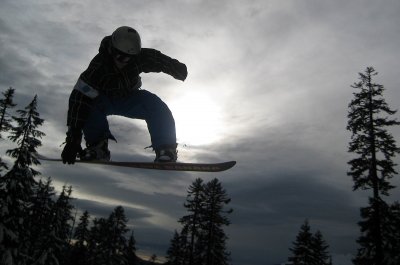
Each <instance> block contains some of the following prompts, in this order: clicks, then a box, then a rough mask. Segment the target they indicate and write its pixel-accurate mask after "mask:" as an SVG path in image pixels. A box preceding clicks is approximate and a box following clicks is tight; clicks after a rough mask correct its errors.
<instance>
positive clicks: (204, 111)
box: [169, 92, 225, 145]
mask: <svg viewBox="0 0 400 265" xmlns="http://www.w3.org/2000/svg"><path fill="white" fill-rule="evenodd" d="M169 107H170V108H171V111H172V113H173V115H174V118H175V123H176V131H177V141H178V143H179V144H184V145H185V144H186V145H207V144H212V143H214V142H217V141H219V140H220V139H221V138H222V133H223V128H224V123H225V121H224V119H223V115H222V110H221V107H220V106H218V104H217V102H216V100H214V99H213V98H212V97H211V96H210V95H208V94H206V93H201V92H187V93H183V94H182V95H181V96H180V97H179V98H177V99H175V100H174V101H172V102H170V103H169Z"/></svg>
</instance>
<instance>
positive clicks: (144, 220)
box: [0, 0, 400, 265]
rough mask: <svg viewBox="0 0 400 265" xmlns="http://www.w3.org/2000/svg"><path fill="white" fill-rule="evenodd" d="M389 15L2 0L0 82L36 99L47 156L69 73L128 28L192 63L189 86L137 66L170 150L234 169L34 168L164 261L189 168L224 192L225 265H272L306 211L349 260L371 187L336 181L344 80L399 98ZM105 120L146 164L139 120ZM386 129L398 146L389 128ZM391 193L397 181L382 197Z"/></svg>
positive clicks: (232, 4)
mask: <svg viewBox="0 0 400 265" xmlns="http://www.w3.org/2000/svg"><path fill="white" fill-rule="evenodd" d="M399 12H400V2H399V1H398V0H383V1H373V0H337V1H320V0H285V1H278V0H276V1H273V0H264V1H263V0H253V1H244V0H170V1H161V0H158V1H156V0H148V1H139V0H131V1H111V0H105V1H94V0H90V1H82V0H79V1H78V0H35V1H33V0H28V1H22V0H12V1H11V0H0V88H1V90H2V91H4V90H6V89H7V88H8V87H10V86H12V87H13V88H15V89H16V91H17V95H16V98H15V99H16V101H17V103H18V104H19V106H21V107H22V106H25V105H26V104H28V103H29V101H30V100H31V99H32V98H33V96H34V95H35V94H37V95H38V97H39V111H40V114H41V117H42V118H44V119H45V120H46V122H45V124H44V126H43V127H42V128H41V130H42V131H44V132H45V133H46V134H47V136H46V137H45V138H44V139H43V146H42V147H41V148H40V149H39V151H40V152H41V153H43V154H45V155H48V156H55V157H58V156H59V155H60V152H61V147H59V146H60V144H61V143H62V142H63V140H64V137H65V131H66V127H65V120H66V111H67V100H68V96H69V93H70V91H71V89H72V87H73V85H74V84H75V82H76V80H77V78H78V76H79V74H80V73H81V72H82V71H83V70H85V69H86V67H87V65H88V63H89V61H90V60H91V58H92V57H93V56H94V55H96V53H97V50H98V46H99V42H100V41H101V39H102V38H103V37H104V36H106V35H110V34H111V33H112V31H113V30H114V29H115V28H117V27H118V26H121V25H128V26H131V27H134V28H136V29H137V30H138V31H139V32H140V34H141V37H142V43H143V46H144V47H151V48H155V49H158V50H160V51H162V52H163V53H165V54H167V55H169V56H171V57H174V58H176V59H178V60H180V61H181V62H184V63H185V64H186V65H187V67H188V71H189V76H188V78H187V80H186V81H185V82H180V81H177V80H174V79H173V78H172V77H170V76H167V75H165V74H143V75H142V79H143V88H144V89H147V90H149V91H151V92H153V93H156V94H157V95H158V96H160V97H161V98H162V99H163V100H164V101H165V102H166V103H167V104H168V105H169V106H170V108H171V110H172V111H173V113H174V116H175V119H176V123H177V130H178V141H179V143H180V147H179V155H180V157H179V159H180V160H181V161H203V162H214V161H224V160H237V161H238V164H237V165H236V166H235V167H234V168H233V169H231V170H229V171H226V172H223V173H218V174H204V173H202V174H200V173H193V174H192V173H177V172H156V171H148V170H133V169H121V168H111V167H102V166H97V167H95V166H87V165H74V166H65V165H62V164H55V163H43V165H42V166H40V168H39V170H40V171H41V172H42V174H43V175H44V176H51V177H52V178H53V180H54V184H55V185H56V186H57V187H58V188H59V187H61V186H62V185H64V184H67V185H72V186H73V189H74V192H73V195H74V197H75V198H77V200H76V201H75V204H76V205H77V207H78V208H79V209H87V210H89V212H90V213H91V214H92V215H93V216H107V215H108V214H109V213H110V212H111V211H112V209H113V208H114V207H115V206H117V205H122V206H124V207H125V210H126V213H127V216H128V218H129V219H130V224H131V225H132V226H133V227H134V230H135V236H136V240H137V242H138V243H137V244H138V248H139V251H141V253H142V254H150V255H151V254H153V253H155V254H157V256H160V257H161V256H163V255H165V252H166V250H167V248H168V245H169V241H170V239H171V237H172V235H173V231H174V230H175V229H179V224H178V223H177V220H178V219H179V218H180V217H181V216H183V215H184V214H185V211H184V208H183V206H182V205H183V202H184V200H185V196H186V190H187V187H188V186H189V185H190V184H191V183H192V182H193V181H194V180H195V179H196V178H198V177H201V178H203V179H204V180H205V181H208V180H211V179H213V178H218V179H219V180H220V181H221V182H222V183H223V186H224V187H225V189H226V190H227V193H228V194H229V196H230V197H231V198H232V202H231V204H230V207H232V208H233V209H234V212H233V214H232V215H231V216H230V219H231V221H232V225H231V226H229V228H227V229H226V232H227V234H228V235H229V237H230V240H229V243H228V248H229V250H230V251H231V252H232V264H233V265H261V264H263V265H274V264H279V263H281V262H284V261H285V260H287V257H288V255H289V251H288V248H289V247H291V246H292V242H293V241H294V240H295V236H296V234H297V232H298V231H299V228H300V226H301V224H302V223H303V222H304V220H305V219H306V218H308V219H309V221H310V225H311V228H312V230H313V231H314V232H315V231H316V230H320V231H321V232H322V234H323V235H324V237H325V239H326V241H327V243H328V244H329V245H330V252H331V254H332V255H333V257H334V264H335V265H347V264H350V259H351V256H352V255H354V254H355V253H356V250H357V245H356V243H355V240H356V238H357V237H358V235H359V230H358V226H357V221H358V220H359V207H361V206H363V205H365V204H366V198H367V196H368V195H369V193H368V192H352V182H351V179H350V178H349V177H348V176H346V172H347V170H348V166H347V164H346V163H347V161H349V160H350V159H351V157H352V156H351V155H350V154H348V153H347V145H348V142H349V139H350V135H349V133H348V132H347V131H346V129H345V128H346V123H347V118H346V116H347V105H348V103H349V102H350V100H351V99H352V93H353V92H354V91H353V89H352V88H351V87H350V85H351V84H353V83H354V82H356V81H357V80H358V73H359V72H363V71H364V70H365V68H366V67H367V66H373V67H375V69H376V70H377V71H378V72H379V75H378V77H377V78H376V80H375V81H376V82H377V83H380V84H382V85H384V86H385V88H386V91H385V98H386V100H387V102H388V103H389V105H390V106H391V107H392V108H394V109H398V108H399V107H400V105H399V102H400V90H399V87H400V81H399V79H398V71H399V68H400V67H399V66H400V65H399V62H400V55H399V52H398V48H399V47H400V37H399V36H400V27H399V25H400V17H399V15H398V14H399ZM109 122H110V125H111V127H112V128H111V129H112V132H113V133H114V135H115V136H116V137H117V139H118V143H113V144H111V146H110V149H111V151H112V156H113V159H114V160H141V161H152V159H153V156H154V155H153V153H152V152H151V151H150V150H144V147H146V146H149V145H150V138H149V136H148V133H147V130H146V125H145V123H144V122H143V121H138V120H128V119H126V118H121V117H110V118H109ZM391 132H392V133H393V135H394V136H395V139H396V140H397V141H400V129H393V130H392V131H391ZM7 145H8V143H7V142H4V141H3V142H2V143H1V146H2V150H1V155H2V156H3V155H4V151H5V149H6V148H7ZM3 157H4V156H3ZM5 159H6V158H5ZM399 162H400V161H399V159H398V158H396V163H399ZM393 183H394V184H396V185H400V181H399V180H394V181H393ZM399 198H400V192H399V188H397V189H396V190H394V191H393V192H392V196H391V198H390V200H399Z"/></svg>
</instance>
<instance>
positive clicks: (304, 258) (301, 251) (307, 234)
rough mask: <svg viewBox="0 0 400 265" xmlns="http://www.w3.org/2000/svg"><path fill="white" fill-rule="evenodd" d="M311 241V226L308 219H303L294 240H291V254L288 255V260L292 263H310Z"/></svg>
mask: <svg viewBox="0 0 400 265" xmlns="http://www.w3.org/2000/svg"><path fill="white" fill-rule="evenodd" d="M312 241H313V234H312V233H311V227H310V224H309V222H308V220H305V222H304V224H303V225H302V226H301V227H300V231H299V233H298V234H297V236H296V241H295V242H293V247H292V248H290V249H289V250H290V251H291V252H292V256H291V257H289V261H290V262H292V263H293V265H311V264H312V263H311V262H312V260H313V253H312V247H311V245H312Z"/></svg>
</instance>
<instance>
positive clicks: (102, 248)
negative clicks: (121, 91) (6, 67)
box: [0, 88, 137, 265]
mask: <svg viewBox="0 0 400 265" xmlns="http://www.w3.org/2000/svg"><path fill="white" fill-rule="evenodd" d="M3 96H4V98H2V99H1V100H0V122H1V123H0V138H1V140H3V136H2V134H1V133H7V134H8V138H9V139H10V140H11V141H12V142H14V143H15V144H16V147H15V148H13V149H10V150H7V152H6V153H7V154H8V155H9V156H10V157H11V158H12V159H14V164H13V165H12V166H11V169H9V167H8V166H7V165H6V164H5V163H4V162H2V161H1V160H0V162H1V163H0V264H1V265H31V264H34V265H36V264H37V265H40V264H43V265H44V264H46V265H53V264H54V265H58V264H60V265H69V264H71V265H72V264H85V265H86V264H89V265H90V264H96V265H98V264H100V265H102V264H104V265H111V264H123V265H133V264H136V262H137V257H136V254H135V251H136V248H135V243H136V242H135V239H134V236H133V232H131V234H130V237H129V238H128V239H127V238H126V235H127V233H128V232H129V229H128V228H127V222H128V220H127V218H126V216H125V213H124V209H123V208H122V207H121V206H119V207H116V208H115V210H114V211H113V212H112V213H111V214H110V216H109V217H108V218H107V219H105V218H95V219H94V220H93V225H90V223H91V221H90V216H89V213H88V212H84V213H83V215H82V216H81V217H80V221H79V224H78V225H77V227H76V229H75V230H74V229H73V227H72V225H73V224H74V217H73V215H72V212H73V209H74V207H73V205H72V197H71V193H72V188H71V187H66V186H65V187H63V189H62V191H61V192H60V194H58V195H57V194H56V192H55V189H54V187H53V186H52V183H51V182H52V181H51V179H50V178H48V179H47V180H44V179H43V178H39V177H40V172H38V171H36V170H35V169H34V168H33V167H32V166H34V165H38V164H39V161H38V160H37V159H36V157H35V153H36V148H37V147H39V146H40V145H41V141H40V139H41V138H42V137H43V136H44V133H43V132H41V131H40V130H39V129H38V128H39V127H40V126H41V125H42V124H43V119H41V118H40V117H39V113H38V111H37V96H35V97H34V98H33V100H32V101H31V102H30V103H29V104H28V105H27V106H26V107H25V108H24V109H20V110H17V111H16V115H15V116H14V115H11V114H10V111H11V110H12V108H14V107H15V106H16V105H15V104H14V103H13V96H14V89H12V88H10V89H8V90H7V91H6V92H4V93H3ZM3 172H5V173H3Z"/></svg>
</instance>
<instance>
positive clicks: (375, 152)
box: [347, 67, 400, 265]
mask: <svg viewBox="0 0 400 265" xmlns="http://www.w3.org/2000/svg"><path fill="white" fill-rule="evenodd" d="M377 74H378V73H377V72H376V71H375V69H374V68H373V67H367V69H366V70H365V72H364V73H359V80H360V81H359V82H357V83H354V85H352V87H353V88H355V89H357V91H358V92H356V93H353V95H354V99H353V100H352V101H351V102H350V104H349V113H348V118H349V120H348V125H347V129H348V130H349V131H351V133H352V136H351V142H350V143H349V152H351V153H355V154H356V155H357V156H358V157H356V158H354V159H352V160H350V161H349V162H348V163H349V165H350V166H351V169H350V171H349V172H348V175H349V176H351V177H352V178H353V182H354V186H353V190H358V189H361V190H370V189H372V196H371V198H370V200H369V206H368V207H365V208H362V209H361V217H362V218H363V221H361V222H359V225H360V229H361V232H362V235H361V236H360V238H359V239H358V243H359V244H360V246H361V248H359V250H358V253H357V256H356V258H355V259H354V260H353V263H354V264H360V265H361V264H374V265H383V264H385V263H384V260H385V259H387V258H385V257H384V255H385V253H389V252H388V251H387V250H385V249H384V244H385V242H384V241H385V238H384V229H385V225H384V223H383V222H384V216H383V212H382V210H383V209H385V208H387V207H388V205H387V204H386V202H385V201H384V200H383V197H382V196H388V195H389V191H390V190H391V189H392V188H394V187H393V186H392V185H391V184H390V182H389V180H390V179H391V178H392V177H393V176H394V175H396V174H397V172H396V171H395V166H396V164H395V163H394V162H393V160H392V159H393V157H394V156H395V155H396V154H397V153H399V152H400V149H399V148H398V147H397V146H396V143H395V140H394V138H393V136H392V135H391V134H389V132H388V131H387V128H388V127H390V126H395V125H399V124H400V123H399V122H398V121H397V120H395V119H390V116H391V115H394V114H395V113H396V111H394V110H392V109H390V108H389V106H388V104H387V103H386V101H385V99H384V97H383V92H384V87H383V86H382V85H380V84H376V83H374V82H373V78H374V77H375V76H376V75H377Z"/></svg>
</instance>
